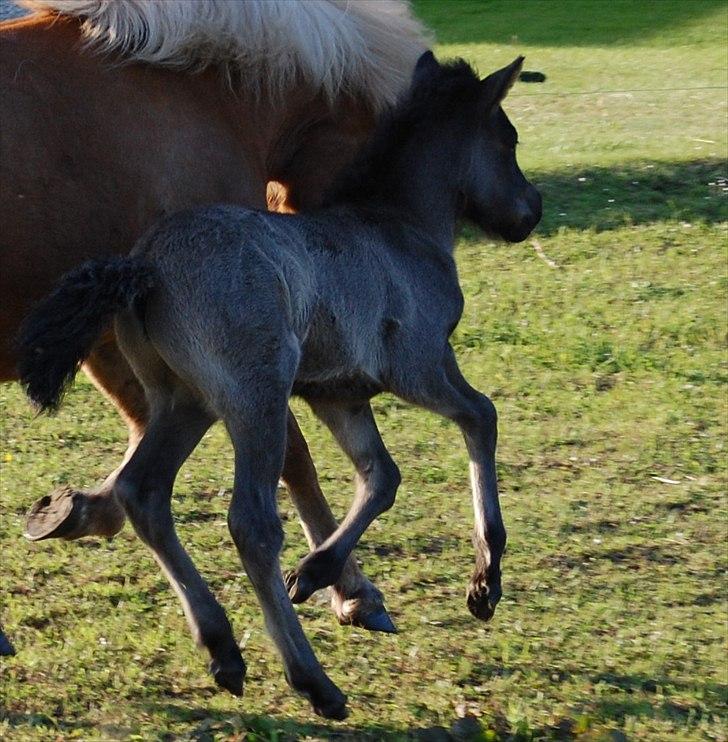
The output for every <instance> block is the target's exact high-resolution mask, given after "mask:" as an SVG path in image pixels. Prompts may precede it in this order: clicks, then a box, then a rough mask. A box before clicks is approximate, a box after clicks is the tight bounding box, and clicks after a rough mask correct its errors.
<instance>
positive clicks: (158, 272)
mask: <svg viewBox="0 0 728 742" xmlns="http://www.w3.org/2000/svg"><path fill="white" fill-rule="evenodd" d="M522 61H523V60H522V58H518V59H517V60H516V61H515V62H514V63H513V64H511V65H510V66H508V67H506V68H504V69H503V70H500V71H499V72H496V73H494V74H493V75H490V76H489V77H487V78H486V79H485V80H482V81H481V80H479V79H478V77H477V76H476V75H475V73H474V72H473V70H472V69H471V68H470V67H469V66H468V65H467V64H466V63H464V62H462V61H461V62H457V63H454V64H451V65H446V66H443V67H441V66H440V65H439V64H438V63H437V61H436V60H435V59H434V57H433V56H432V54H431V53H429V52H428V53H426V54H423V55H422V58H421V60H420V62H419V63H418V65H417V68H416V70H415V76H414V80H413V84H412V88H411V90H410V92H409V94H408V96H407V97H405V98H404V99H403V101H402V102H401V103H400V104H399V105H398V106H397V107H396V108H395V109H394V111H393V113H392V115H391V119H390V118H387V117H385V119H384V121H383V122H382V123H381V124H380V125H379V127H378V129H377V133H376V135H375V137H374V139H373V142H372V144H371V145H370V146H369V147H367V148H366V149H365V150H364V152H363V153H362V155H360V157H359V158H358V159H357V161H356V162H355V164H354V165H353V166H352V167H351V168H350V170H349V172H348V173H347V175H346V176H345V177H344V178H343V179H342V181H341V182H340V183H339V184H338V185H337V187H335V188H334V189H332V192H331V194H330V198H329V199H328V200H327V205H326V207H325V208H321V209H316V210H313V211H311V212H307V213H305V214H301V215H280V214H270V213H267V212H262V211H254V210H250V209H244V208H240V207H235V206H213V207H206V208H201V209H196V210H191V211H186V212H184V213H182V214H179V215H175V216H173V217H171V218H168V219H166V220H163V221H162V222H161V223H160V224H159V225H158V226H156V227H154V228H153V229H151V230H150V231H149V232H148V233H147V234H146V235H145V236H144V237H143V238H142V239H141V240H140V241H139V242H138V243H137V246H136V247H135V249H134V252H133V254H132V256H131V257H127V258H114V259H110V260H108V259H107V260H101V261H93V262H91V263H88V264H86V265H84V266H82V267H81V268H79V269H77V270H75V271H73V272H72V273H70V274H68V276H66V277H65V278H64V280H63V281H62V282H61V283H60V285H59V286H58V288H57V289H56V290H55V291H54V292H53V294H51V295H50V296H49V297H48V298H47V299H45V300H44V301H43V302H42V303H41V304H40V305H39V306H38V308H37V309H35V310H34V311H33V313H32V314H31V315H30V317H29V318H28V320H27V323H26V324H25V326H24V329H23V333H22V335H21V341H20V344H21V348H22V349H23V353H22V356H21V361H20V373H21V380H22V382H23V383H24V385H25V386H26V388H27V390H28V393H29V396H30V397H31V398H32V399H33V400H34V401H35V402H36V403H37V404H39V405H40V406H41V407H42V408H53V407H55V406H56V405H57V404H58V403H59V400H60V397H61V394H62V391H63V387H64V385H65V384H66V383H67V382H68V381H69V380H70V379H71V378H72V377H73V375H74V374H75V372H76V369H77V366H78V363H79V362H80V361H82V360H83V359H84V358H85V357H86V356H87V354H88V352H89V351H90V349H91V347H92V344H93V341H94V337H95V336H96V335H97V334H98V333H99V332H100V331H101V329H102V328H103V326H104V323H105V322H106V321H108V318H110V317H114V316H115V318H116V321H115V327H116V332H117V336H118V338H119V341H120V345H121V348H122V350H123V352H124V354H125V357H126V358H127V359H128V361H129V363H130V365H131V366H132V367H133V368H134V370H135V371H136V373H137V374H138V376H139V378H140V379H141V380H142V383H143V385H144V388H145V391H146V394H147V398H148V399H149V401H150V405H151V421H150V424H149V426H148V428H147V430H146V432H145V435H144V437H143V439H142V441H141V443H140V444H139V446H138V448H137V449H136V451H135V452H134V453H133V455H132V457H131V459H130V461H129V462H128V463H127V464H126V465H125V466H124V468H123V469H122V471H121V473H120V474H119V477H118V480H117V483H116V485H115V487H116V492H117V495H118V497H119V499H120V500H121V502H122V503H123V506H124V508H125V510H126V512H127V514H128V515H129V518H130V519H131V521H132V523H133V525H134V528H135V529H136V531H137V533H138V534H139V535H140V537H141V538H142V539H143V540H144V541H145V543H146V544H147V545H148V546H149V547H150V549H151V550H152V552H153V553H154V555H155V558H156V559H157V561H158V562H159V563H160V564H161V565H162V567H163V568H164V571H165V573H166V575H167V577H168V578H169V580H170V582H171V584H172V585H173V587H174V588H175V590H176V591H177V594H178V595H179V597H180V599H181V601H182V604H183V606H184V609H185V613H186V615H187V618H188V621H189V623H190V627H191V629H192V631H193V633H194V635H195V636H197V637H198V638H199V640H200V641H201V643H202V644H203V645H204V646H205V647H206V648H207V650H208V651H209V653H210V656H211V668H212V671H213V673H214V675H215V679H216V681H217V682H218V683H219V684H220V685H222V686H223V687H225V688H227V689H228V690H231V691H232V692H234V693H238V692H241V691H242V684H243V678H244V674H245V663H244V662H243V659H242V656H241V654H240V651H239V649H238V647H237V644H236V642H235V639H234V637H233V635H232V632H231V630H230V625H229V623H228V621H227V619H226V617H225V613H224V611H223V609H222V608H221V606H220V605H219V603H217V601H216V600H215V598H214V597H213V596H212V594H211V593H210V591H209V589H208V588H207V586H206V585H205V583H204V581H203V580H202V578H201V577H200V575H199V573H198V572H197V570H196V569H195V567H194V565H193V563H192V561H191V559H190V558H189V556H188V555H187V554H186V553H185V551H184V549H183V547H182V546H181V544H180V542H179V540H178V539H177V536H176V534H175V531H174V525H173V520H172V513H171V507H170V501H171V496H172V487H173V484H174V480H175V477H176V475H177V472H178V470H179V468H180V466H181V465H182V463H183V462H184V461H185V460H186V459H187V457H188V456H189V455H190V453H191V452H192V450H193V449H194V448H195V447H196V445H197V443H198V442H199V441H200V439H201V438H202V436H203V435H204V433H205V431H206V430H207V429H208V427H209V426H210V425H211V424H212V422H213V421H214V420H216V419H222V420H223V421H224V423H225V426H226V428H227V430H228V432H229V434H230V437H231V439H232V442H233V446H234V449H235V484H234V488H233V494H232V499H231V504H230V510H229V513H228V524H229V527H230V531H231V534H232V536H233V540H234V541H235V544H236V546H237V548H238V551H239V553H240V556H241V558H242V561H243V564H244V566H245V571H246V574H247V575H248V576H249V578H250V580H251V582H252V584H253V587H254V588H255V592H256V594H257V596H258V599H259V601H260V603H261V606H262V608H263V612H264V615H265V620H266V625H267V627H268V629H269V631H270V633H271V635H272V637H273V639H274V641H275V643H276V645H277V647H278V649H279V651H280V653H281V655H282V657H283V662H284V666H285V671H286V678H287V679H288V681H289V683H290V684H291V685H292V686H293V688H294V689H296V690H297V691H299V692H300V693H302V694H304V695H306V696H308V697H309V698H310V700H311V702H312V704H313V706H314V709H315V710H316V711H317V712H319V713H321V714H323V715H324V716H329V717H332V718H341V717H342V716H343V715H345V702H346V699H345V697H344V696H343V694H342V693H341V692H340V691H339V690H338V688H336V686H335V685H334V684H333V683H332V682H331V680H329V678H328V677H327V676H326V674H325V673H324V671H323V669H322V668H321V666H320V665H319V663H318V661H317V659H316V657H315V656H314V654H313V651H312V650H311V647H310V646H309V644H308V642H307V640H306V637H305V635H304V634H303V631H302V629H301V626H300V624H299V622H298V619H297V617H296V613H295V611H294V610H293V607H292V605H291V601H290V600H289V596H290V598H291V599H293V600H295V601H301V600H305V599H306V598H308V597H309V596H310V595H311V593H312V592H313V591H314V590H316V589H318V588H322V587H325V586H327V585H331V584H333V583H334V582H335V581H336V580H337V579H338V578H339V576H340V574H341V572H342V570H343V569H344V566H345V564H346V562H347V560H348V559H349V557H350V554H351V551H352V549H353V548H354V546H355V545H356V543H357V541H358V539H359V537H360V536H361V535H362V534H363V533H364V531H365V530H366V528H367V527H368V526H369V524H370V523H371V522H372V521H373V520H374V518H375V517H377V516H378V515H379V514H380V513H382V512H383V511H384V510H386V509H387V508H389V507H391V506H392V505H393V503H394V498H395V493H396V490H397V487H398V485H399V481H400V478H399V471H398V469H397V466H396V464H395V463H394V461H393V460H392V459H391V457H390V456H389V453H388V452H387V449H386V447H385V445H384V443H383V441H382V439H381V437H380V436H379V432H378V431H377V427H376V423H375V422H374V417H373V414H372V410H371V407H370V404H369V400H370V399H371V398H372V397H373V396H375V395H376V394H378V393H379V392H381V391H390V392H393V393H394V394H396V395H398V396H399V397H400V398H402V399H404V400H407V401H409V402H411V403H414V404H416V405H419V406H421V407H425V408H427V409H430V410H432V411H433V412H437V413H439V414H440V415H442V416H443V417H446V418H449V419H451V420H453V421H454V422H455V423H456V424H457V425H458V426H459V427H460V429H461V431H462V433H463V436H464V438H465V442H466V445H467V449H468V454H469V457H470V471H471V486H472V496H473V505H474V511H475V529H474V539H473V540H474V544H475V551H476V563H475V571H474V573H473V576H472V578H471V580H470V584H469V585H468V607H469V608H470V610H471V612H472V613H473V614H474V615H475V616H477V617H478V618H481V619H485V620H487V619H488V618H490V617H491V616H492V614H493V611H494V610H495V606H496V604H497V602H498V600H499V599H500V594H501V584H500V562H501V557H502V554H503V551H504V548H505V540H506V532H505V528H504V525H503V522H502V518H501V513H500V505H499V500H498V487H497V480H496V467H495V448H496V438H497V431H496V415H495V408H494V406H493V404H492V402H491V401H490V400H489V399H488V398H487V397H486V396H484V395H483V394H480V393H479V392H477V391H476V390H475V389H473V388H472V387H471V386H470V385H469V384H468V383H467V381H466V380H465V379H464V378H463V376H462V374H461V373H460V370H459V368H458V365H457V361H456V359H455V354H454V352H453V349H452V347H451V346H450V344H449V337H450V335H451V333H452V332H453V330H454V329H455V327H456V325H457V323H458V321H459V319H460V316H461V314H462V311H463V296H462V293H461V291H460V287H459V284H458V277H457V271H456V268H455V262H454V260H453V254H452V253H453V247H454V234H455V225H456V222H457V220H458V219H459V217H461V216H467V217H468V218H469V219H470V220H471V221H473V222H474V223H475V224H477V225H478V226H481V227H483V228H484V229H486V230H487V231H489V232H492V233H495V234H497V235H499V236H501V237H503V238H505V239H507V240H510V241H520V240H523V239H525V238H526V237H527V236H528V234H529V233H530V232H531V230H532V229H533V228H534V227H535V225H536V224H537V223H538V221H539V220H540V218H541V198H540V195H539V193H538V191H536V189H535V188H534V187H533V186H532V185H531V184H530V183H529V182H528V181H527V180H526V179H525V178H524V176H523V174H522V173H521V171H520V170H519V168H518V165H517V163H516V157H515V150H516V141H517V135H516V131H515V129H514V128H513V126H512V125H511V124H510V122H509V121H508V119H507V118H506V115H505V113H504V112H503V110H502V108H501V106H500V104H501V101H502V100H503V98H504V97H505V95H506V94H507V92H508V90H509V88H510V86H511V85H512V84H513V81H514V80H515V79H516V76H517V75H518V73H519V71H520V68H521V64H522ZM291 393H294V394H298V395H300V396H302V397H303V398H304V399H306V401H308V402H309V404H310V405H311V407H312V408H313V410H314V412H315V413H316V414H317V415H318V416H319V417H320V418H321V419H322V420H323V421H324V422H325V423H326V424H327V425H328V426H329V428H330V429H331V431H332V433H333V434H334V436H335V438H336V440H337V441H338V443H339V445H340V446H341V448H342V449H343V450H344V451H345V453H346V454H347V455H348V456H349V458H350V459H351V460H352V463H353V464H354V466H355V468H356V472H357V492H356V497H355V499H354V503H353V505H352V507H351V509H350V511H349V513H348V514H347V516H346V518H345V519H344V521H343V522H342V524H341V526H339V528H338V529H337V530H336V532H335V533H333V534H332V535H331V536H330V537H329V538H328V539H327V540H326V541H325V542H324V543H323V544H322V545H320V546H319V547H318V548H317V549H316V550H315V551H314V552H313V553H312V554H310V555H309V556H308V557H306V558H305V559H304V560H303V561H302V563H301V564H300V565H299V567H298V569H297V571H296V572H295V573H294V574H293V575H292V577H291V579H290V580H289V583H288V586H286V585H284V582H283V579H282V576H281V571H280V566H279V563H278V554H279V551H280V548H281V545H282V541H283V533H282V529H281V525H280V520H279V518H278V514H277V511H276V484H277V482H278V477H279V474H280V471H281V468H282V466H283V460H284V453H285V427H286V409H287V406H288V400H289V397H290V395H291ZM261 419H264V420H265V421H266V424H265V425H263V426H261V425H260V420H261Z"/></svg>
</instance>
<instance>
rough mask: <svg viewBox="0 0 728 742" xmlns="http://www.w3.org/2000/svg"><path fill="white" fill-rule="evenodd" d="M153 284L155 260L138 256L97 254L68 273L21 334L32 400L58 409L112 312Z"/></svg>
mask: <svg viewBox="0 0 728 742" xmlns="http://www.w3.org/2000/svg"><path fill="white" fill-rule="evenodd" d="M152 286H153V271H152V267H151V265H150V264H149V263H147V262H146V261H144V260H142V259H141V258H137V257H126V258H121V257H114V258H108V259H102V260H92V261H90V262H88V263H84V264H83V265H81V266H80V267H78V268H76V269H74V270H72V271H71V272H70V273H67V274H66V275H65V276H64V277H63V278H62V279H61V281H60V283H59V284H58V285H57V286H56V288H55V289H54V291H53V292H52V293H51V294H49V295H48V296H47V297H46V298H45V299H43V300H42V301H41V302H40V303H39V304H37V305H36V306H35V307H34V308H33V310H32V311H31V312H30V314H29V315H28V316H27V317H26V319H25V321H24V322H23V324H22V326H21V328H20V333H19V335H18V347H19V358H20V360H19V361H18V372H19V375H20V383H21V384H22V385H23V386H24V387H25V391H26V393H27V395H28V396H29V397H30V399H31V401H32V402H33V403H34V404H35V405H37V406H38V407H39V408H40V409H41V410H55V409H56V408H57V407H58V405H59V404H60V401H61V397H62V396H63V392H64V391H65V389H66V387H67V386H68V384H69V383H70V382H71V381H72V380H73V377H74V376H75V375H76V371H77V370H78V366H79V364H81V363H83V361H84V360H86V358H87V357H88V356H89V354H90V353H91V350H92V349H93V346H94V344H95V343H96V341H97V339H98V337H99V335H101V333H102V332H103V331H104V330H105V329H106V327H107V326H108V324H109V322H110V321H111V319H112V318H113V316H114V315H115V314H116V313H117V312H119V311H121V310H123V309H127V308H129V307H131V306H132V305H133V304H134V303H135V302H137V301H139V300H141V299H143V298H144V296H146V294H147V293H148V292H149V290H150V289H151V288H152Z"/></svg>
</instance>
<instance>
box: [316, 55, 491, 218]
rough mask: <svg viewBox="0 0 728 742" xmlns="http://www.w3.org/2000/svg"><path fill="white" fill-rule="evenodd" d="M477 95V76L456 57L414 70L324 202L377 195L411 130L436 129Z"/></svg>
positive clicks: (336, 201) (467, 65)
mask: <svg viewBox="0 0 728 742" xmlns="http://www.w3.org/2000/svg"><path fill="white" fill-rule="evenodd" d="M479 95H480V80H479V78H478V75H477V74H476V72H475V71H474V70H473V68H472V67H471V66H470V65H469V64H468V63H467V62H465V61H464V60H462V59H456V60H453V61H451V62H446V63H444V64H442V65H440V66H439V69H438V70H436V71H434V72H432V71H428V72H427V74H426V76H425V75H422V76H421V77H420V78H418V76H417V73H415V79H414V80H413V83H412V85H411V86H410V89H409V90H408V91H407V93H406V94H405V96H404V97H403V98H402V99H401V100H400V101H399V103H397V104H396V105H395V106H394V107H393V108H391V109H390V110H389V111H388V112H387V113H384V114H383V115H382V117H381V118H380V120H379V123H378V124H377V126H376V128H375V131H374V134H373V135H372V137H371V139H370V140H369V141H368V143H367V144H365V145H364V146H363V147H362V149H361V150H360V151H359V154H358V155H357V156H356V157H355V159H354V161H353V162H352V163H351V164H350V165H349V166H348V167H346V168H344V170H343V171H342V173H341V175H340V176H339V177H338V178H337V179H336V180H335V181H334V183H333V185H332V186H331V188H330V189H329V190H328V191H327V193H326V196H325V199H324V203H325V204H326V205H332V204H334V203H341V202H361V201H365V200H369V199H372V198H374V197H376V196H377V195H379V194H381V193H382V191H383V190H384V189H383V185H384V184H385V183H386V182H387V181H388V179H389V176H390V174H391V168H392V163H393V161H394V159H395V157H396V154H397V152H398V150H399V149H400V148H401V147H402V145H403V144H404V143H405V142H406V141H407V140H408V139H409V137H410V136H411V135H412V133H413V132H415V131H418V130H421V129H422V127H424V126H428V127H430V126H432V127H437V126H438V125H439V123H440V121H441V120H442V118H443V117H444V116H448V117H452V113H453V110H455V109H457V108H466V107H469V106H471V105H472V103H473V102H474V101H475V100H477V98H478V96H479Z"/></svg>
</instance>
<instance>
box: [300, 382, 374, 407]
mask: <svg viewBox="0 0 728 742" xmlns="http://www.w3.org/2000/svg"><path fill="white" fill-rule="evenodd" d="M383 391H384V385H383V384H382V383H381V382H380V381H379V380H377V379H373V378H371V377H369V376H366V375H359V376H349V377H347V378H342V377H337V378H331V379H323V380H315V381H306V380H298V379H297V380H296V381H295V382H294V383H293V394H294V395H296V396H297V397H302V398H303V399H305V400H306V401H308V402H366V401H368V400H370V399H371V398H372V397H375V396H376V395H377V394H379V393H380V392H383Z"/></svg>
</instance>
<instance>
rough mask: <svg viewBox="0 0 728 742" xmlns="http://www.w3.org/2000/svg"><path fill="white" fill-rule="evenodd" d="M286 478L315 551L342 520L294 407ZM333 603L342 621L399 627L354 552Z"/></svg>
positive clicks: (382, 627)
mask: <svg viewBox="0 0 728 742" xmlns="http://www.w3.org/2000/svg"><path fill="white" fill-rule="evenodd" d="M282 478H283V481H284V482H285V483H286V485H287V487H288V489H289V491H290V493H291V499H292V500H293V504H294V505H295V506H296V508H297V510H298V513H299V516H300V518H301V524H302V526H303V531H304V533H305V534H306V539H307V540H308V544H309V547H310V549H311V550H312V551H313V550H314V549H315V548H316V547H317V546H319V545H320V544H321V543H323V542H324V541H325V540H326V539H327V538H328V537H329V536H331V534H332V533H334V531H335V530H336V529H337V527H338V523H337V522H336V519H335V518H334V516H333V513H332V512H331V508H329V505H328V503H327V502H326V500H325V498H324V495H323V493H322V492H321V487H320V486H319V482H318V477H317V476H316V469H315V467H314V464H313V461H312V460H311V454H310V453H309V450H308V446H307V445H306V441H305V439H304V437H303V435H302V434H301V429H300V428H299V427H298V423H297V422H296V418H295V417H294V416H293V413H291V412H290V410H289V412H288V435H287V447H286V458H285V462H284V464H283V475H282ZM331 607H332V608H333V610H334V613H336V615H337V617H338V619H339V623H341V624H352V625H354V626H360V627H361V628H365V629H369V630H370V631H384V632H390V633H393V632H396V630H397V629H396V627H395V625H394V623H392V619H391V618H390V617H389V614H388V613H387V611H386V610H385V609H384V598H383V597H382V593H381V592H380V591H379V590H378V589H377V588H376V587H374V585H373V584H372V583H371V582H370V581H369V580H368V579H367V578H366V577H365V576H364V575H363V574H362V572H361V570H360V569H359V567H358V565H357V563H356V560H355V558H354V556H353V555H351V556H350V557H349V558H348V559H347V560H346V564H345V565H344V569H343V571H342V573H341V576H340V577H339V579H338V580H337V581H336V582H335V583H334V585H333V586H332V588H331Z"/></svg>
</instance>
